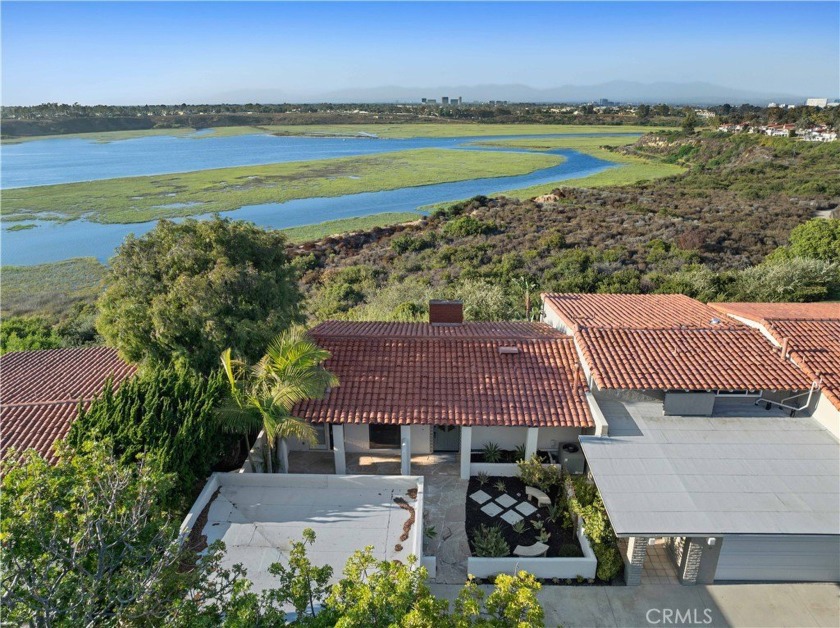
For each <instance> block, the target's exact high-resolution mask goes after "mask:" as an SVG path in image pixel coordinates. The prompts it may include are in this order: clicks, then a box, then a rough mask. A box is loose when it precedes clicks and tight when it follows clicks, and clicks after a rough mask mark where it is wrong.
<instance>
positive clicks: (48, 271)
mask: <svg viewBox="0 0 840 628" xmlns="http://www.w3.org/2000/svg"><path fill="white" fill-rule="evenodd" d="M106 272H107V268H106V267H105V266H104V265H103V264H100V263H99V262H98V261H97V260H96V259H94V258H92V257H78V258H74V259H69V260H65V261H63V262H54V263H51V264H39V265H37V266H3V267H2V268H0V282H2V285H3V298H2V315H3V316H17V315H22V314H30V313H33V312H39V313H45V312H46V313H61V312H64V311H66V310H68V309H69V308H70V307H71V306H72V305H73V304H74V303H78V302H82V301H92V300H93V299H94V298H95V297H96V295H97V294H98V292H99V287H100V285H101V284H102V280H103V279H104V278H105V273H106Z"/></svg>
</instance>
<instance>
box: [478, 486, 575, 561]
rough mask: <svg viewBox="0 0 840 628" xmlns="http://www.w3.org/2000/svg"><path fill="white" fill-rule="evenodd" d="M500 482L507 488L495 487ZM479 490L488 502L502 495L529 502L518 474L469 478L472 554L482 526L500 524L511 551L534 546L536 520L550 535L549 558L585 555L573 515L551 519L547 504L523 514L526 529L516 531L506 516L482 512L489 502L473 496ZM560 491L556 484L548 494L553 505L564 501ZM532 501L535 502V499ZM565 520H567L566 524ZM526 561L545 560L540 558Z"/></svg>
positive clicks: (517, 500)
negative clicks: (485, 478)
mask: <svg viewBox="0 0 840 628" xmlns="http://www.w3.org/2000/svg"><path fill="white" fill-rule="evenodd" d="M499 482H503V483H504V485H505V490H504V491H501V490H499V489H498V488H496V484H497V483H499ZM477 491H484V492H485V493H486V494H487V495H489V496H490V500H488V502H490V501H493V500H495V499H496V498H498V497H501V496H502V495H503V494H507V495H509V496H510V497H512V498H513V499H515V500H516V502H517V503H519V502H525V501H528V500H527V497H526V495H525V484H523V483H522V480H520V479H519V478H518V477H502V476H498V475H497V476H493V477H490V478H489V479H488V481H487V482H485V483H484V484H482V483H481V482H479V480H478V478H476V477H472V478H470V483H469V487H468V489H467V505H466V521H465V528H466V532H467V539H468V541H469V544H470V551H471V552H472V553H473V554H474V553H475V547H474V545H473V535H474V534H475V532H476V530H477V529H478V528H479V527H480V526H482V525H484V526H488V527H498V528H499V529H500V531H501V533H502V536H503V537H504V539H505V542H506V543H507V544H508V547H509V551H510V552H512V551H513V548H515V547H516V546H517V545H532V544H533V543H534V542H535V541H537V540H538V539H537V536H538V531H537V530H535V529H534V522H535V521H541V522H542V524H543V527H544V529H545V530H546V531H547V532H548V533H549V534H550V535H551V536H550V537H549V539H548V541H544V542H545V543H546V544H547V545H548V546H549V549H548V554H547V558H558V557H560V555H561V554H565V555H566V556H565V557H568V558H580V557H582V556H584V553H583V550H582V549H581V545H580V542H579V541H578V538H577V535H576V533H575V529H574V526H573V525H571V515H569V517H563V516H561V517H559V518H558V520H557V521H551V520H550V519H549V510H548V508H547V507H542V508H537V509H536V511H535V512H533V513H532V514H529V515H527V516H525V517H524V523H525V530H524V531H523V532H521V533H520V532H517V531H516V530H515V529H514V527H513V526H512V525H511V524H510V523H507V522H506V521H505V520H504V519H502V518H501V516H498V515H497V516H491V515H488V514H487V513H486V512H485V511H483V510H482V509H481V508H482V506H483V505H484V504H486V503H488V502H484V503H482V504H480V503H478V502H476V501H475V500H473V499H472V498H471V497H470V496H471V495H472V494H474V493H476V492H477ZM560 492H561V487H560V486H556V487H554V488H553V490H552V491H551V492H550V493H549V497H550V498H551V500H552V503H553V504H556V503H559V502H560V501H562V499H561V498H560ZM530 503H532V505H533V502H530ZM564 519H565V520H566V523H567V527H563V523H564ZM561 548H562V549H561ZM517 560H523V559H517ZM527 560H545V559H544V558H539V559H527ZM575 575H577V574H573V575H572V576H568V577H574V576H575Z"/></svg>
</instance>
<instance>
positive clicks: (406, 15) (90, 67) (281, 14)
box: [0, 1, 840, 104]
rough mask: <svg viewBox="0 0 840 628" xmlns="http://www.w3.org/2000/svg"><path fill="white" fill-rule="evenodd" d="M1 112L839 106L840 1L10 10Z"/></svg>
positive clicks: (5, 6)
mask: <svg viewBox="0 0 840 628" xmlns="http://www.w3.org/2000/svg"><path fill="white" fill-rule="evenodd" d="M0 12H2V90H3V93H2V101H3V104H35V103H39V102H50V101H59V102H74V101H78V102H81V103H84V104H93V103H109V104H127V103H131V104H134V103H139V104H143V103H180V102H218V101H221V100H231V101H241V102H244V101H246V100H249V98H248V95H249V94H255V95H259V94H260V93H264V92H265V90H273V91H275V92H282V93H283V94H288V95H289V98H290V99H294V98H299V97H304V98H305V97H306V96H307V95H310V94H320V93H324V92H329V91H332V90H338V89H344V88H349V87H378V86H383V85H400V86H405V87H436V86H448V85H475V84H487V83H493V84H505V83H520V84H526V85H529V86H532V87H537V88H546V87H555V86H560V85H564V84H577V85H588V84H595V83H601V82H606V81H612V80H627V81H639V82H646V83H647V82H654V81H674V82H689V81H707V82H710V83H715V84H718V85H722V86H726V87H734V88H740V89H745V90H751V91H760V92H763V93H767V92H780V93H787V94H796V95H802V96H804V95H815V96H827V97H830V98H836V97H837V96H838V91H840V34H839V33H840V3H838V2H823V3H802V2H790V3H785V2H774V3H758V2H749V3H729V2H718V3H693V2H657V3H642V2H626V3H617V2H616V3H613V2H610V3H606V2H589V3H560V2H558V3H548V2H543V3H521V2H520V3H487V2H470V3H384V2H377V3H351V2H342V3H269V2H258V3H243V2H237V3H233V2H231V3H227V2H212V3H203V2H188V3H169V2H156V3H127V2H124V3H99V2H98V3H39V2H5V1H4V2H3V3H2V6H1V7H0Z"/></svg>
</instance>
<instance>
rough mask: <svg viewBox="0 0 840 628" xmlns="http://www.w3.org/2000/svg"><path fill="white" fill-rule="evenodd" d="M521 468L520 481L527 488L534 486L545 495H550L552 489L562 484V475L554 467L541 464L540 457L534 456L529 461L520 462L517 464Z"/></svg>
mask: <svg viewBox="0 0 840 628" xmlns="http://www.w3.org/2000/svg"><path fill="white" fill-rule="evenodd" d="M516 466H517V467H519V479H520V480H522V482H523V483H524V484H525V485H526V486H533V487H534V488H538V489H540V490H541V491H543V492H544V493H548V492H549V491H550V490H551V489H552V487H554V486H557V485H558V484H560V481H561V479H562V478H561V474H560V471H559V470H558V469H557V467H556V466H554V465H546V466H543V464H542V463H541V462H540V458H539V456H537V454H534V455H533V456H531V457H530V458H529V459H528V460H520V461H519V462H517V463H516Z"/></svg>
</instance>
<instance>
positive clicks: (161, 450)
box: [67, 366, 233, 507]
mask: <svg viewBox="0 0 840 628" xmlns="http://www.w3.org/2000/svg"><path fill="white" fill-rule="evenodd" d="M226 391H227V387H226V384H225V381H224V379H223V377H222V373H221V371H216V372H214V373H213V374H211V375H210V376H209V377H205V376H203V375H200V374H197V373H195V372H193V371H190V370H187V369H180V368H176V367H174V366H169V367H166V368H159V369H155V370H150V371H148V372H145V373H143V374H142V375H141V376H137V377H133V378H131V379H129V380H126V381H124V382H123V383H122V384H121V385H120V386H119V388H118V389H117V390H116V391H114V390H113V388H112V386H111V385H109V384H106V385H105V387H104V392H103V393H102V395H101V396H100V397H98V398H97V399H95V400H94V401H93V402H92V403H91V404H90V406H89V407H88V408H87V409H84V408H81V409H80V410H79V418H78V419H77V420H76V421H74V422H73V424H72V426H71V428H70V433H69V434H68V437H67V440H68V442H69V443H70V444H71V445H73V446H74V447H76V448H78V447H81V446H82V445H83V444H84V443H85V442H86V441H96V442H100V441H110V442H112V443H113V450H114V455H115V456H116V457H117V459H118V460H120V462H122V463H123V464H132V463H134V462H135V461H136V460H137V457H138V456H140V455H144V456H146V457H147V458H148V460H149V461H150V463H151V464H152V465H153V467H154V468H155V469H157V470H159V471H161V472H162V473H171V474H172V476H173V477H174V481H175V485H174V487H173V490H172V491H171V492H169V493H168V494H165V495H161V499H162V500H163V501H164V502H165V503H167V504H169V505H172V506H175V507H181V506H185V505H186V504H188V503H190V502H192V500H193V498H194V497H195V494H194V491H195V489H196V487H197V486H198V485H200V483H201V482H203V481H204V480H205V478H206V477H207V476H208V475H209V473H210V469H211V468H212V467H213V465H214V464H216V463H217V462H218V461H219V460H220V459H221V457H222V455H223V454H224V453H226V451H227V448H228V446H229V445H230V443H231V440H232V439H233V437H230V436H226V435H224V434H222V433H221V430H220V429H219V427H218V423H217V421H216V419H215V408H216V406H217V405H218V404H219V403H220V402H221V400H222V399H223V397H224V395H225V393H226Z"/></svg>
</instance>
